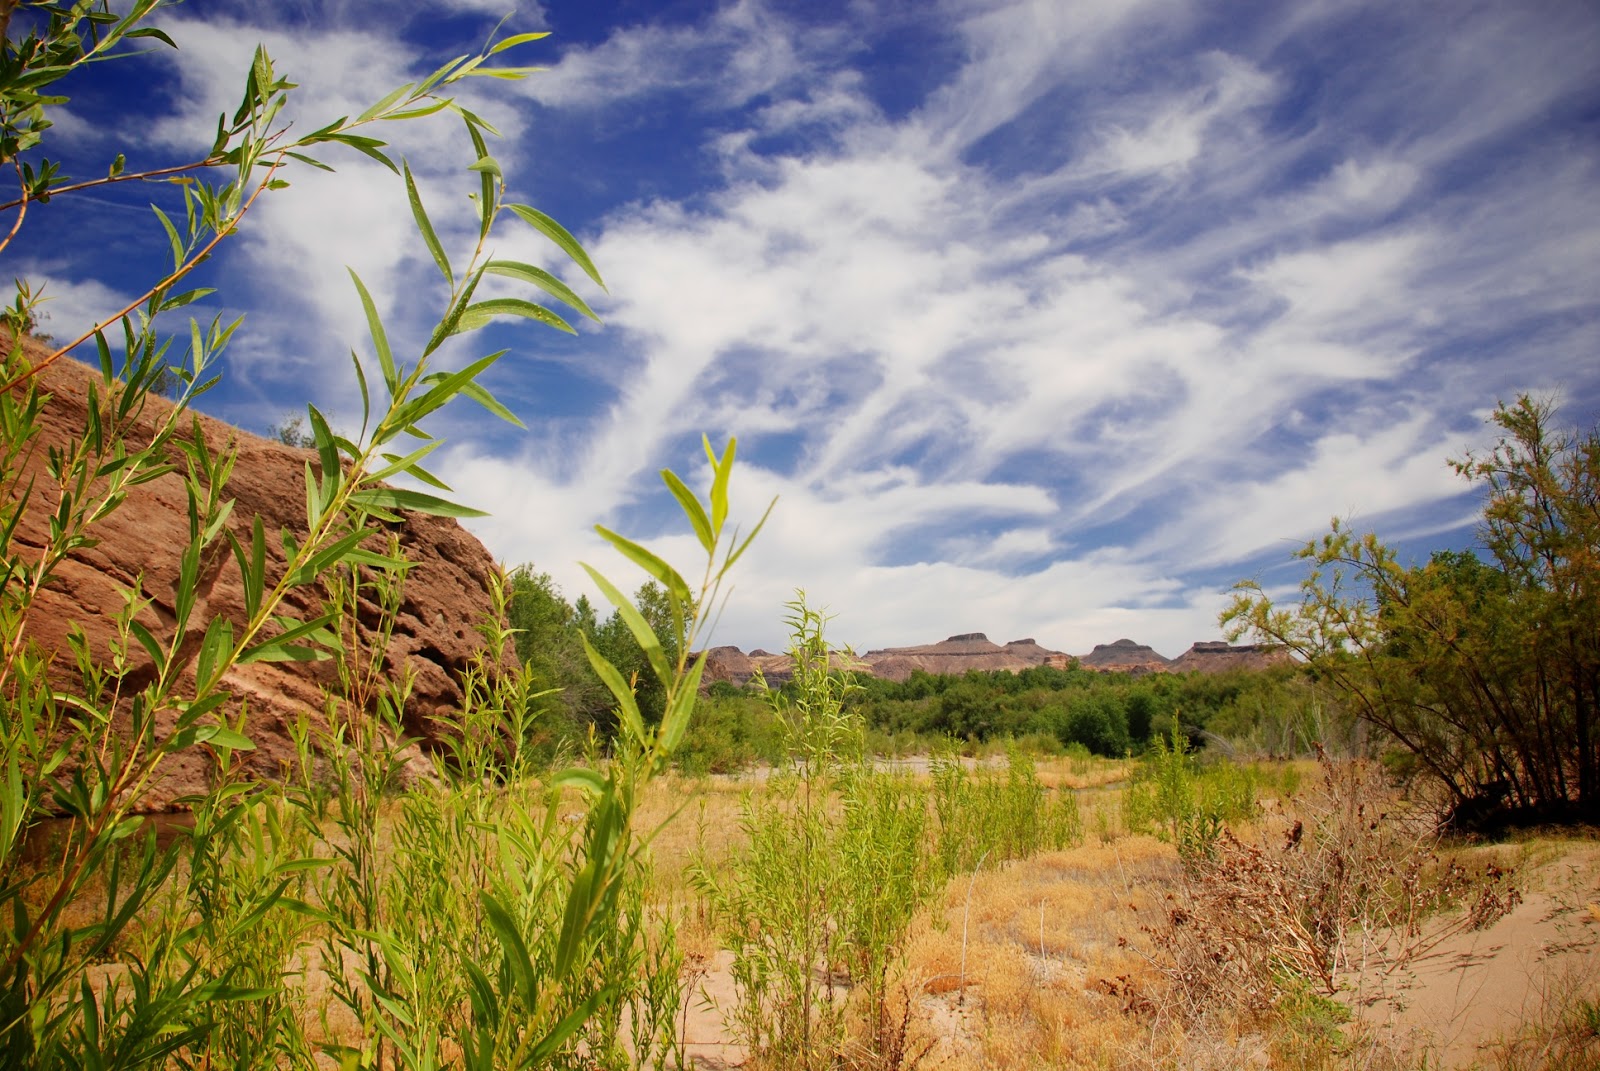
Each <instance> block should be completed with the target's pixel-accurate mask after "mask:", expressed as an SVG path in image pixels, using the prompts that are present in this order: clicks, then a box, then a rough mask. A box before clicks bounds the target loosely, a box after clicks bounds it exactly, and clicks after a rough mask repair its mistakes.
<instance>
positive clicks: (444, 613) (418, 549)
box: [13, 353, 496, 809]
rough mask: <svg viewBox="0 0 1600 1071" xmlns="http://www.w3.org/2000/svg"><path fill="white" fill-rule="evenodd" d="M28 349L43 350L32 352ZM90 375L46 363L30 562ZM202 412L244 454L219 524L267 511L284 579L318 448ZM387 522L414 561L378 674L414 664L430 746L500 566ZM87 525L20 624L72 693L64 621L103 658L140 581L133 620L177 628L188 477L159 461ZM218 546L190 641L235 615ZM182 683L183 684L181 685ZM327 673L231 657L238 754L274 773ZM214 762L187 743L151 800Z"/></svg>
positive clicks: (211, 434)
mask: <svg viewBox="0 0 1600 1071" xmlns="http://www.w3.org/2000/svg"><path fill="white" fill-rule="evenodd" d="M34 359H38V354H37V353H35V354H34ZM97 378H98V372H96V371H94V370H91V369H90V368H88V367H87V366H85V365H82V364H79V363H77V362H75V361H72V360H60V361H57V362H56V363H55V364H54V365H52V366H50V367H49V368H46V369H44V370H43V371H42V372H41V373H40V383H41V386H42V388H43V389H45V390H46V391H48V392H49V394H50V400H49V402H48V404H47V405H46V406H45V407H44V412H43V416H42V424H43V428H42V431H41V435H40V438H39V441H38V442H37V444H36V448H35V449H33V450H32V451H31V453H30V455H29V458H28V461H27V466H26V470H25V474H24V481H26V480H27V479H29V478H32V479H34V480H35V490H34V498H33V500H32V501H31V502H30V503H29V506H28V509H27V511H26V512H25V514H24V516H23V518H22V520H21V522H20V523H19V525H18V527H17V530H16V533H15V535H14V538H13V552H14V553H16V554H18V555H20V556H22V557H24V558H27V559H29V560H35V559H36V558H37V555H38V553H39V550H40V548H41V546H42V545H43V541H44V539H45V538H46V536H47V534H48V531H49V527H48V526H49V518H50V514H51V512H52V510H53V507H54V504H55V501H56V498H55V497H54V495H53V493H52V492H53V488H52V487H51V486H50V484H51V481H50V480H49V479H48V477H47V475H46V473H45V458H46V454H47V451H48V449H49V448H51V447H56V446H64V445H65V444H67V443H69V442H71V441H74V440H75V439H76V438H77V437H78V436H79V435H80V434H81V433H82V431H83V428H84V427H85V422H86V420H87V405H86V401H87V391H88V385H89V383H90V381H91V380H92V379H97ZM168 406H169V403H168V402H166V401H165V400H164V399H160V398H151V399H150V400H149V402H148V403H147V409H146V411H145V412H144V414H143V415H142V416H141V417H140V418H139V419H138V421H137V423H136V424H135V425H134V427H133V428H132V429H131V432H130V436H131V437H133V438H137V437H138V436H140V435H145V436H148V435H149V434H150V433H151V430H152V428H153V427H154V423H155V419H156V418H157V416H158V414H160V413H161V412H163V410H165V409H166V408H167V407H168ZM185 419H186V420H187V419H188V418H187V417H186V418H185ZM198 420H199V422H200V427H201V429H202V430H203V434H204V435H205V438H206V441H207V442H208V443H209V444H211V446H212V447H213V448H220V447H222V446H224V445H226V444H233V445H234V446H235V447H236V448H237V451H238V460H237V463H236V464H235V466H234V469H233V473H232V476H231V478H230V479H229V482H228V485H227V489H226V492H225V493H226V495H227V496H228V497H231V498H233V499H234V502H235V505H234V509H233V513H232V515H231V517H230V518H229V520H228V522H227V523H228V526H229V527H230V528H231V529H232V530H233V532H234V533H235V535H237V536H238V537H240V538H241V539H242V540H243V541H244V542H245V543H246V544H247V545H248V543H249V540H250V534H249V533H250V526H251V524H252V522H253V520H254V518H255V517H257V516H259V517H260V518H261V520H262V523H263V525H264V526H265V530H266V532H267V539H266V548H267V559H268V567H267V571H268V578H269V583H270V582H271V581H272V580H274V579H276V578H277V577H279V576H281V574H282V568H283V564H284V558H283V554H282V551H281V542H280V539H279V532H280V530H283V529H287V530H289V531H290V532H293V533H295V534H296V536H297V537H300V536H303V534H304V532H305V482H304V481H305V467H306V465H307V464H308V463H309V464H311V465H312V467H313V468H315V467H316V464H317V460H316V454H315V453H314V452H313V451H310V450H300V449H295V448H292V447H289V446H285V445H283V444H281V443H278V442H275V441H271V440H267V439H264V438H261V437H259V436H256V435H251V434H249V433H248V432H244V431H241V430H239V429H237V428H234V427H231V426H229V425H227V424H224V423H222V422H221V421H218V420H214V419H211V418H209V417H204V416H201V417H199V418H198ZM13 493H15V492H14V491H13ZM392 528H393V535H394V536H395V537H396V538H397V539H398V542H399V545H400V547H401V548H402V549H403V550H404V552H405V555H406V557H407V558H408V559H409V560H410V561H411V562H412V563H413V567H412V569H411V570H410V572H409V574H408V576H407V578H406V582H405V586H404V589H403V594H402V599H401V603H400V607H399V611H398V614H397V615H396V618H395V621H394V628H393V633H392V637H391V640H390V643H389V646H388V650H387V652H386V654H385V657H384V662H383V665H382V667H381V671H380V674H381V677H382V679H385V680H392V679H395V678H397V677H399V676H401V675H404V674H409V675H410V678H411V682H412V686H411V690H410V694H409V697H408V699H407V701H406V704H405V710H404V726H405V731H406V733H407V734H408V735H409V736H412V737H415V738H417V739H418V740H420V741H421V742H422V743H423V745H424V746H433V745H436V744H438V743H439V742H440V740H441V738H442V734H443V733H445V732H446V731H448V730H447V725H446V723H445V721H444V719H445V717H446V716H447V715H450V714H451V713H452V712H454V711H456V710H457V709H459V707H460V704H461V700H462V687H461V678H462V675H463V673H464V672H465V671H466V670H467V669H468V667H469V665H470V664H471V663H472V661H473V658H474V656H475V655H476V653H477V652H478V650H479V647H480V643H481V640H480V636H479V633H478V631H477V629H478V626H479V625H480V624H481V623H482V622H484V621H485V620H486V619H487V618H488V616H489V614H490V612H491V600H490V595H489V590H490V578H491V575H492V573H493V572H494V570H495V569H496V564H495V562H494V560H493V559H492V558H491V557H490V555H489V553H488V551H487V550H485V549H484V547H483V545H482V544H481V543H479V542H478V541H477V540H476V539H475V538H473V537H472V536H471V535H470V534H468V533H467V532H466V531H465V530H464V529H463V528H462V527H461V526H460V525H459V524H458V523H457V522H455V521H454V520H449V519H445V518H438V517H425V516H419V515H407V516H406V517H405V518H404V520H403V521H402V522H401V523H400V524H398V525H395V526H392ZM88 534H89V535H90V536H91V537H93V543H92V545H88V546H85V547H82V548H80V549H78V550H75V551H73V552H72V553H71V554H70V555H69V556H68V557H67V558H66V559H65V560H64V561H62V562H61V563H60V565H59V566H58V567H57V568H56V570H55V573H54V576H53V578H52V580H51V582H50V583H49V584H48V585H47V586H46V587H45V588H44V589H43V590H42V591H40V592H39V594H38V596H37V598H36V599H35V602H34V605H33V608H32V611H31V612H30V614H29V617H28V620H27V625H26V632H27V636H28V637H29V638H30V639H31V640H32V641H33V642H34V643H35V644H37V645H38V647H39V648H40V649H42V650H43V651H44V652H46V653H48V654H49V655H50V656H51V658H52V659H53V661H52V669H51V673H52V676H53V678H54V679H55V681H56V682H57V685H58V686H59V687H62V688H65V689H69V690H70V689H72V688H73V687H74V686H77V685H78V683H79V680H78V675H77V674H76V673H75V672H74V664H73V657H72V652H71V649H70V648H69V646H68V643H67V637H68V633H69V629H70V628H71V627H73V626H74V625H75V626H77V627H78V628H81V629H82V630H83V631H84V633H85V634H86V636H87V638H88V643H89V647H90V649H91V650H92V651H94V652H96V653H98V654H101V655H104V654H105V653H106V652H107V651H108V649H109V644H110V642H111V641H112V640H113V639H114V630H115V615H116V614H117V613H118V611H119V610H120V609H121V608H122V606H123V605H124V599H125V597H126V596H125V593H126V592H129V591H134V592H139V593H141V595H142V597H143V598H145V599H147V600H148V604H147V605H146V606H145V607H144V608H143V609H142V610H141V611H140V612H139V620H140V621H141V622H142V623H144V624H145V625H146V626H147V627H149V628H150V629H151V631H152V632H154V633H155V635H156V636H157V637H158V638H159V639H161V640H162V641H163V642H167V641H169V640H170V639H171V638H172V637H171V632H172V628H173V627H174V621H175V617H174V613H173V603H174V594H175V592H176V589H177V583H178V575H179V560H180V553H181V551H182V548H183V546H184V544H185V543H186V542H187V539H188V505H187V497H186V494H185V491H184V485H183V481H182V480H181V479H180V478H179V477H178V476H177V475H176V474H168V475H165V476H162V477H160V478H158V479H155V480H152V481H150V482H148V483H145V484H141V485H139V486H137V487H135V488H133V489H132V490H131V491H130V492H129V494H128V497H127V499H126V501H125V502H123V504H122V505H121V506H120V508H118V509H117V510H116V511H115V512H113V513H111V514H110V515H109V516H108V517H106V518H105V519H103V520H101V521H99V522H97V523H96V524H95V525H94V526H93V527H92V528H91V529H90V531H89V533H88ZM375 538H377V537H375ZM213 551H214V552H213V553H211V554H209V555H208V557H207V560H206V561H205V562H204V563H203V564H202V567H201V575H200V583H199V599H198V607H197V610H196V612H195V614H194V615H193V617H192V618H191V623H190V629H191V634H190V635H189V636H186V637H184V638H183V639H184V641H185V642H193V643H198V642H199V639H200V637H201V635H203V631H204V628H205V626H206V623H207V622H208V621H210V620H211V619H212V618H213V617H216V616H222V617H225V618H227V619H229V620H230V621H232V622H234V623H235V625H236V626H237V625H238V624H239V623H240V622H242V621H243V619H244V600H243V593H242V588H241V584H240V578H239V573H238V568H237V566H236V564H235V562H234V559H233V556H232V554H231V553H229V552H228V550H227V547H226V544H225V542H224V543H219V544H218V545H216V546H214V548H213ZM319 607H320V596H319V594H318V592H317V591H316V590H315V589H313V588H311V587H300V588H296V589H292V590H291V592H290V595H289V597H288V599H287V600H286V602H285V604H284V606H283V610H284V612H286V613H288V614H290V615H293V616H296V617H307V616H313V615H315V614H316V613H318V612H320V609H319ZM377 615H378V608H377V607H376V606H375V605H372V604H370V603H366V604H364V605H362V607H361V608H360V613H359V618H360V626H359V627H360V632H361V634H362V635H363V637H364V638H368V637H370V636H371V634H372V633H371V628H372V626H373V625H374V623H375V621H376V619H377ZM134 655H135V656H136V657H135V660H134V664H133V665H132V666H131V667H130V669H129V673H128V675H127V677H126V678H125V679H126V680H127V681H129V682H133V683H137V682H139V681H140V680H142V679H147V677H148V674H149V672H150V663H149V661H148V659H147V658H146V656H145V655H144V653H143V651H142V649H139V648H138V647H137V645H135V651H134ZM140 660H143V662H142V663H141V661H140ZM191 683H192V682H190V681H186V682H185V683H184V684H183V685H180V691H181V690H182V689H183V688H184V687H187V686H189V685H190V684H191ZM336 683H337V677H336V672H335V667H334V664H333V663H332V662H331V661H321V662H258V663H253V664H251V665H246V666H237V667H235V668H234V669H233V670H232V671H231V672H230V673H229V674H228V676H227V677H226V678H225V681H224V687H225V688H226V690H227V691H229V692H231V693H232V695H233V697H234V699H233V701H232V703H231V705H230V709H232V710H233V711H235V712H237V711H240V710H243V711H245V712H246V713H247V715H248V719H247V724H246V729H245V731H246V733H247V735H249V736H250V737H251V739H252V740H253V741H254V742H255V744H256V750H255V751H253V752H243V753H239V754H238V755H237V756H236V758H237V759H238V760H239V761H241V762H243V763H244V764H245V766H246V767H247V769H248V771H249V772H251V773H252V774H254V775H256V776H260V777H276V776H281V775H282V773H283V772H284V771H285V770H286V769H287V767H288V765H289V763H290V762H291V761H292V759H293V756H294V746H293V743H292V741H291V738H290V736H289V729H290V726H292V725H293V724H294V723H295V722H296V720H297V719H299V718H301V717H302V716H304V717H307V718H309V719H310V722H311V725H312V727H313V728H314V729H316V728H326V722H325V716H324V710H325V706H326V703H327V699H326V695H327V694H328V689H330V688H332V687H333V686H335V685H336ZM190 694H192V692H191V693H190ZM412 758H413V760H419V759H421V755H420V754H417V753H415V752H413V755H412ZM425 768H426V764H424V763H420V762H419V763H415V769H416V771H418V772H421V771H422V770H424V769H425ZM208 775H209V771H208V769H207V759H206V757H205V756H204V755H202V754H199V753H198V752H196V753H190V754H186V755H184V756H181V757H180V758H178V759H177V760H175V761H173V762H171V763H169V765H168V767H167V768H165V769H164V770H163V771H162V776H161V778H160V781H159V783H158V784H157V785H156V786H155V788H154V789H153V790H152V792H151V793H150V794H149V795H148V797H147V798H146V803H147V804H148V807H147V808H146V809H163V808H166V807H169V806H170V805H172V803H173V802H174V801H175V800H177V799H178V797H180V796H183V795H185V794H188V793H192V792H195V791H197V790H199V789H201V788H203V787H204V785H205V783H206V779H207V777H208Z"/></svg>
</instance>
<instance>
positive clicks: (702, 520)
mask: <svg viewBox="0 0 1600 1071" xmlns="http://www.w3.org/2000/svg"><path fill="white" fill-rule="evenodd" d="M661 479H662V482H664V483H665V484H666V485H667V489H668V490H669V491H671V492H672V497H673V498H676V499H677V500H678V506H679V507H680V508H681V509H682V510H683V513H684V516H686V517H688V518H689V523H690V524H691V525H693V526H694V534H695V535H696V536H697V537H698V538H699V540H700V546H701V547H703V548H704V549H705V552H706V553H707V554H710V553H711V552H712V551H713V550H715V549H716V546H717V538H716V536H715V535H713V534H712V531H711V518H710V517H707V516H706V509H705V507H704V506H702V505H701V504H700V500H699V499H698V498H696V497H695V494H694V492H693V491H691V490H689V488H688V486H687V485H686V484H685V483H684V482H683V481H682V480H680V479H679V478H678V474H677V473H675V472H673V471H672V470H671V469H662V470H661Z"/></svg>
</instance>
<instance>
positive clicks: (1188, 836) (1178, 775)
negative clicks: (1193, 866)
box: [1122, 727, 1259, 862]
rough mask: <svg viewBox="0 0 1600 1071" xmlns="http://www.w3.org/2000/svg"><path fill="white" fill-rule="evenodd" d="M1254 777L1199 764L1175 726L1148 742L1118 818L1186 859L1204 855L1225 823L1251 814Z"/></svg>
mask: <svg viewBox="0 0 1600 1071" xmlns="http://www.w3.org/2000/svg"><path fill="white" fill-rule="evenodd" d="M1258 776H1259V774H1258V773H1257V772H1256V770H1255V769H1254V768H1253V767H1248V766H1241V765H1238V764H1236V763H1232V762H1228V761H1226V760H1224V761H1219V762H1213V763H1208V764H1206V765H1201V764H1200V763H1199V762H1198V761H1197V760H1196V758H1195V755H1194V752H1193V751H1192V750H1191V748H1190V746H1189V740H1188V737H1186V736H1185V735H1184V734H1183V732H1182V731H1181V730H1180V729H1178V728H1177V727H1174V728H1173V730H1172V735H1171V737H1170V738H1168V739H1162V738H1160V737H1157V738H1156V739H1155V740H1154V741H1152V742H1151V745H1150V750H1149V751H1148V752H1147V753H1146V754H1145V755H1144V757H1143V759H1142V760H1141V761H1140V763H1139V764H1138V766H1137V767H1136V768H1135V770H1134V774H1133V777H1132V778H1131V779H1130V780H1129V782H1128V785H1127V787H1126V788H1125V789H1124V790H1123V795H1122V814H1123V822H1124V823H1125V824H1126V826H1127V828H1128V831H1129V832H1131V833H1154V834H1155V835H1156V836H1157V837H1158V838H1160V839H1161V840H1164V841H1168V842H1170V843H1171V844H1173V845H1175V846H1176V847H1177V849H1178V854H1179V856H1180V857H1181V858H1182V859H1184V860H1185V861H1186V862H1187V861H1189V860H1192V859H1195V858H1198V857H1204V856H1208V855H1210V854H1211V853H1212V852H1213V851H1214V849H1215V847H1216V843H1217V840H1218V838H1220V837H1221V835H1222V832H1223V829H1224V827H1225V826H1226V824H1227V823H1229V822H1239V821H1243V820H1245V819H1248V818H1251V817H1254V816H1255V814H1256V812H1257V810H1258V804H1257V800H1256V781H1257V779H1258Z"/></svg>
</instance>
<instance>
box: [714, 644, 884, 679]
mask: <svg viewBox="0 0 1600 1071" xmlns="http://www.w3.org/2000/svg"><path fill="white" fill-rule="evenodd" d="M828 659H829V664H830V665H831V666H832V667H833V668H834V669H839V670H849V671H850V672H852V673H867V674H871V672H872V671H871V668H870V667H868V666H867V664H866V663H865V662H862V661H860V660H859V659H856V658H852V657H851V656H850V655H848V654H846V653H845V652H843V651H833V652H830V653H829V656H828ZM758 673H759V674H760V675H761V677H762V678H763V679H764V680H765V681H766V682H767V683H768V684H770V685H774V686H776V685H782V684H787V683H788V682H789V681H791V680H793V679H794V664H793V663H792V662H791V661H790V659H789V656H788V655H786V654H772V653H771V652H769V651H763V650H761V649H760V648H759V647H758V648H756V649H755V650H754V651H751V652H750V653H749V654H745V653H744V652H743V651H741V650H739V648H737V647H713V648H711V650H710V651H708V652H707V653H706V668H705V673H704V674H703V675H702V676H701V678H700V680H701V684H702V685H703V686H704V687H710V686H711V685H712V684H715V683H716V682H717V681H727V682H728V683H729V684H731V685H733V686H734V687H735V688H743V687H744V686H745V685H747V684H749V683H750V682H751V681H752V680H754V679H755V677H756V674H758Z"/></svg>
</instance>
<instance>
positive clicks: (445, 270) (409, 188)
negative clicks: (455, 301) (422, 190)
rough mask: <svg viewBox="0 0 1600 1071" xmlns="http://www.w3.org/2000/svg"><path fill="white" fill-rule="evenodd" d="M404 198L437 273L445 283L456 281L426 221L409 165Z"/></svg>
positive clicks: (436, 236)
mask: <svg viewBox="0 0 1600 1071" xmlns="http://www.w3.org/2000/svg"><path fill="white" fill-rule="evenodd" d="M405 179H406V199H407V200H409V201H410V202H411V216H412V218H413V219H415V220H416V221H417V230H418V231H420V232H421V233H422V241H423V242H424V243H425V244H426V245H427V247H428V252H430V253H432V254H433V262H434V263H435V264H437V265H438V266H439V273H440V274H441V275H443V276H444V281H445V283H446V284H453V283H454V282H455V281H456V277H455V274H454V273H453V272H452V271H451V270H450V260H449V258H448V257H446V256H445V255H444V246H443V245H441V244H439V236H438V235H437V234H435V233H434V231H433V224H432V223H430V222H428V213H427V211H426V210H425V209H424V208H423V207H422V195H421V194H419V193H418V192H417V180H416V179H415V178H413V177H412V175H411V165H410V164H406V165H405Z"/></svg>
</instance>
